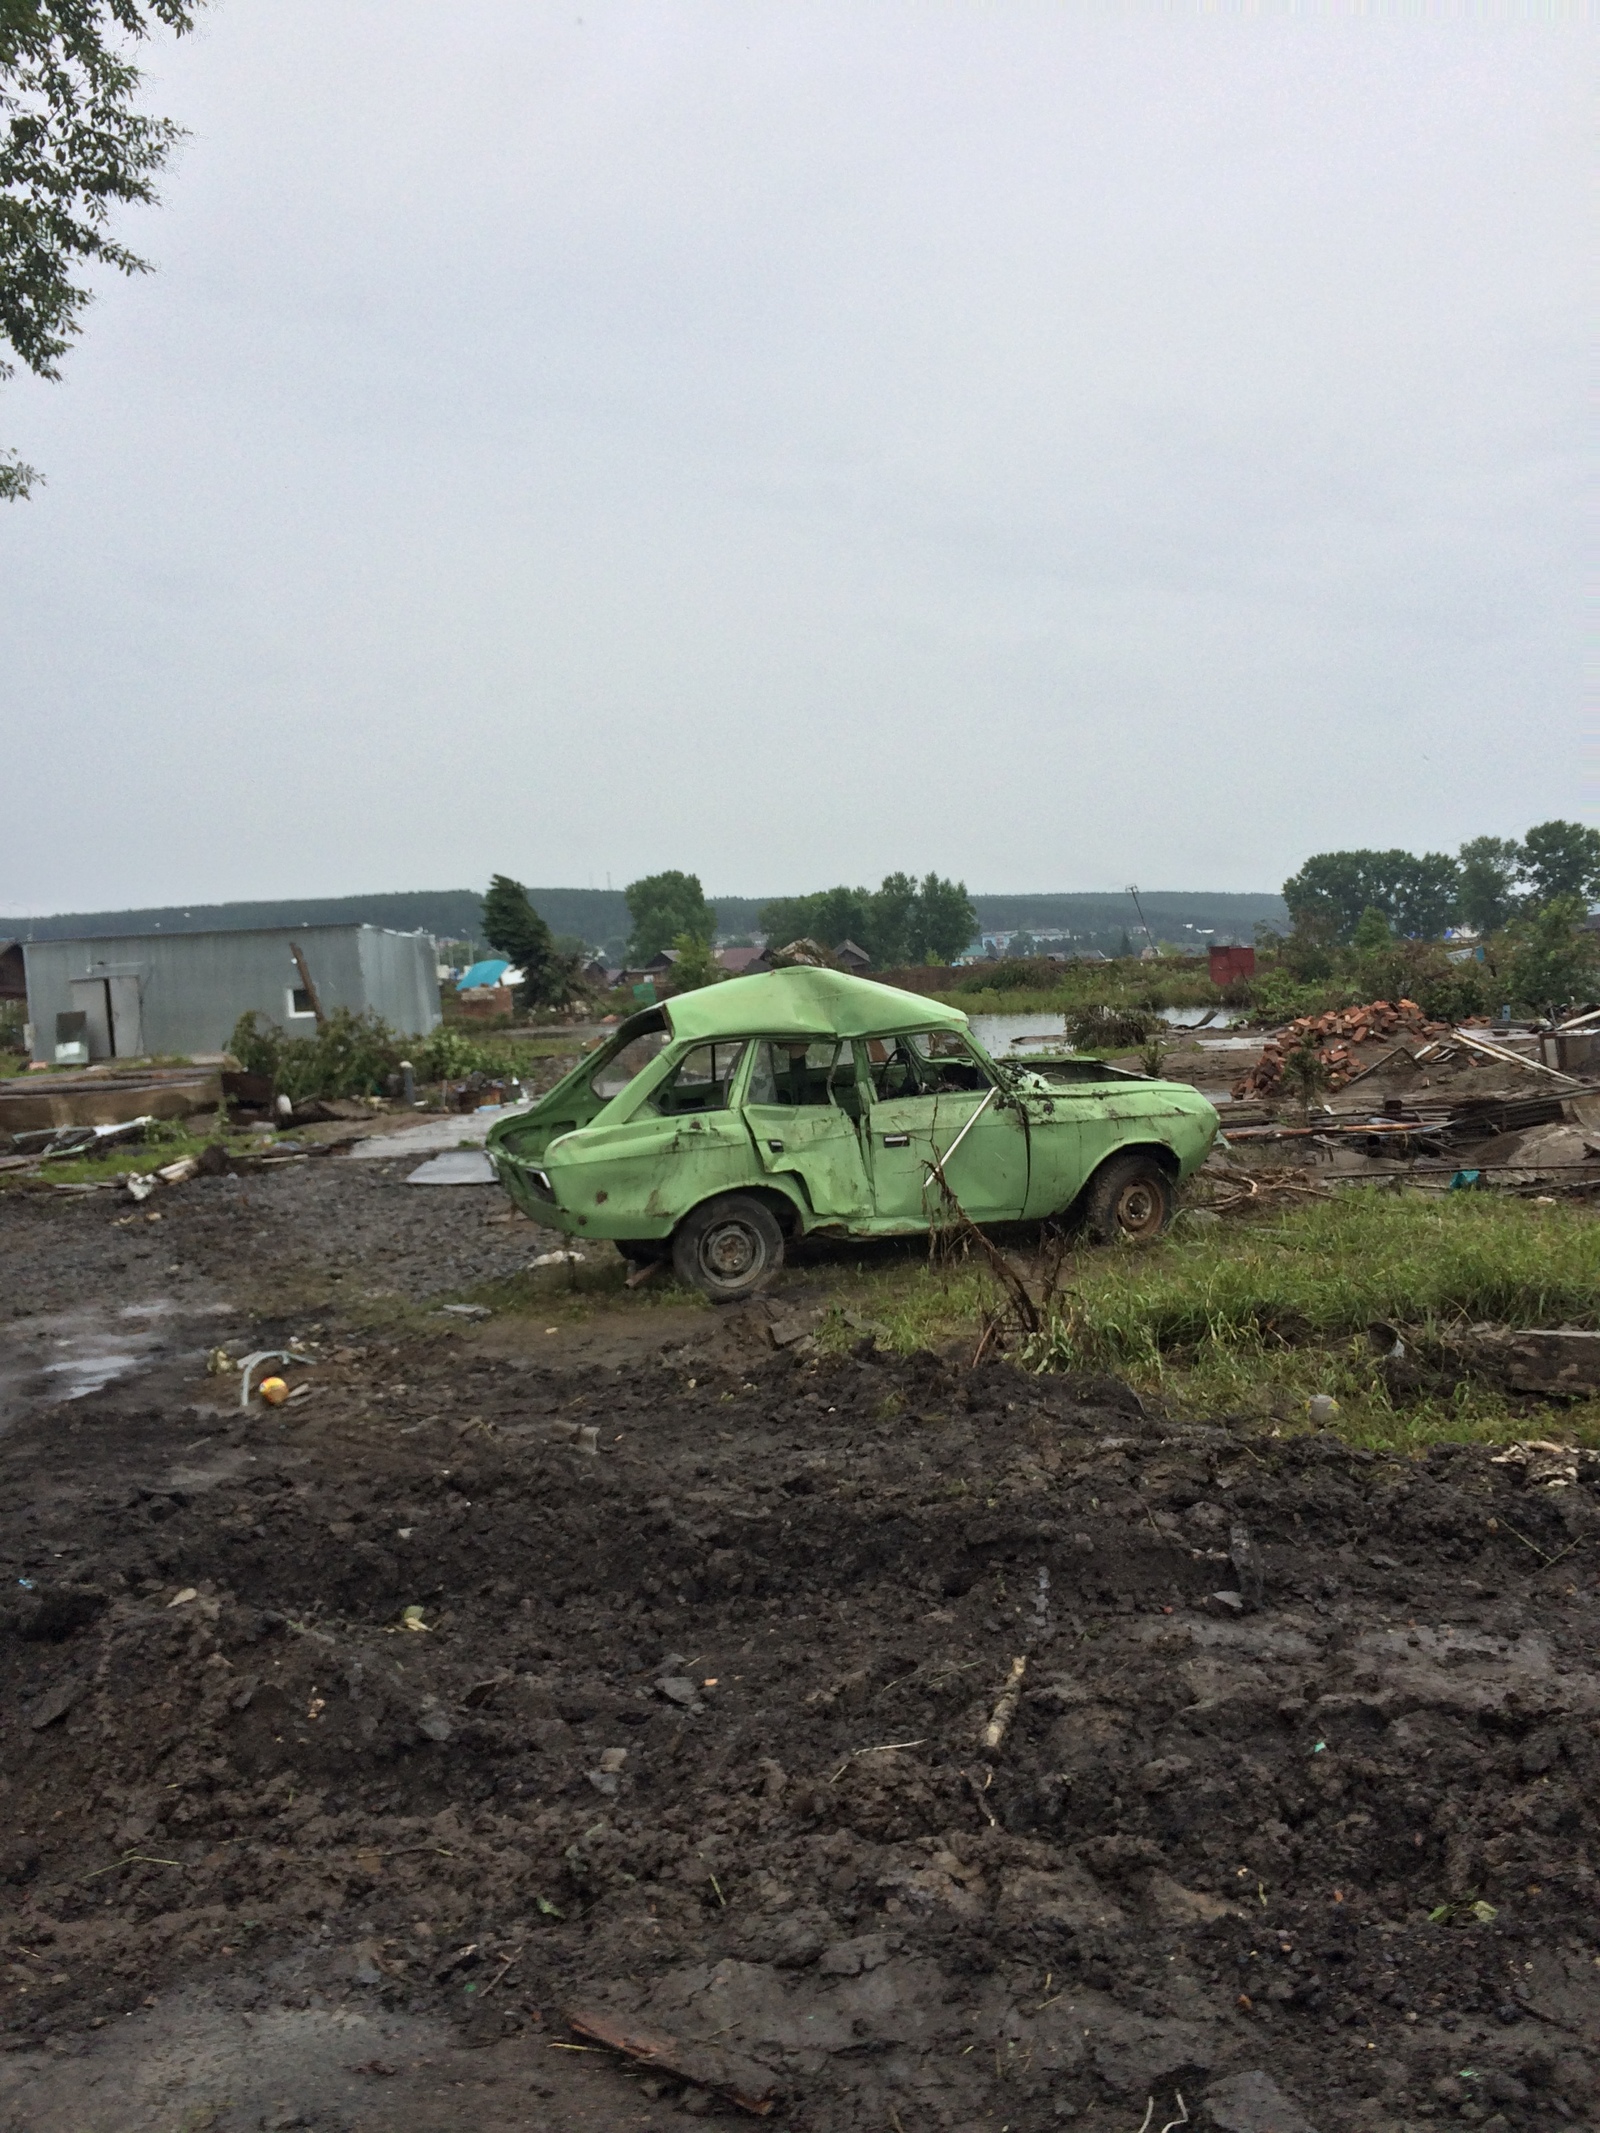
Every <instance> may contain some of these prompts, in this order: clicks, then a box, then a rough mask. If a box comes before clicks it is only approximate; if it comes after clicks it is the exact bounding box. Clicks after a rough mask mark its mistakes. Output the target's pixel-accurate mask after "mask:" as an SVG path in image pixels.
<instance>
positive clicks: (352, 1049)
mask: <svg viewBox="0 0 1600 2133" xmlns="http://www.w3.org/2000/svg"><path fill="white" fill-rule="evenodd" d="M228 1049H229V1051H230V1052H232V1054H233V1056H234V1058H235V1059H237V1060H238V1062H239V1064H240V1066H241V1067H243V1068H244V1070H245V1072H246V1073H247V1074H264V1075H265V1076H266V1077H267V1079H268V1080H269V1081H270V1082H271V1083H272V1092H273V1094H274V1095H275V1096H287V1097H288V1098H289V1100H290V1102H291V1103H301V1102H303V1101H305V1100H307V1099H308V1098H310V1097H313V1096H366V1095H370V1094H376V1093H378V1092H379V1091H381V1089H382V1087H383V1084H384V1082H385V1081H387V1079H388V1078H389V1076H390V1075H391V1074H392V1073H394V1072H395V1070H396V1068H397V1067H398V1066H399V1064H400V1057H401V1053H400V1040H399V1038H397V1037H396V1035H395V1033H394V1031H393V1030H392V1029H390V1027H389V1025H388V1023H387V1022H384V1021H381V1020H380V1019H379V1017H378V1016H376V1015H371V1014H362V1015H353V1014H351V1012H350V1010H349V1009H348V1008H345V1007H339V1008H335V1009H334V1011H333V1013H332V1014H331V1015H329V1016H328V1018H327V1020H326V1021H325V1022H324V1023H323V1024H322V1026H321V1027H320V1028H319V1029H318V1031H317V1034H316V1035H315V1036H314V1037H290V1036H286V1035H285V1034H284V1032H283V1031H282V1030H281V1029H280V1028H279V1027H278V1025H277V1023H276V1022H269V1021H268V1020H267V1019H266V1018H265V1016H263V1015H260V1014H257V1013H255V1012H254V1011H252V1012H251V1013H250V1014H248V1015H241V1016H240V1018H239V1020H238V1022H237V1023H236V1024H235V1026H234V1032H233V1035H232V1036H231V1037H230V1038H229V1039H228Z"/></svg>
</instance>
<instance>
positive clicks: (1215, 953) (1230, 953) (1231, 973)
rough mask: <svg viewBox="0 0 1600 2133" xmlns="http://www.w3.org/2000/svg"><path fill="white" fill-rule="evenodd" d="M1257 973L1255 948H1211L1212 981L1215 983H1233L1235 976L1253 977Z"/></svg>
mask: <svg viewBox="0 0 1600 2133" xmlns="http://www.w3.org/2000/svg"><path fill="white" fill-rule="evenodd" d="M1255 974H1256V952H1255V950H1254V949H1253V948H1213V949H1212V950H1211V982H1212V984H1213V985H1231V984H1232V983H1233V981H1234V979H1235V978H1253V977H1254V976H1255Z"/></svg>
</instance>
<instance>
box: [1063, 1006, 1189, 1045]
mask: <svg viewBox="0 0 1600 2133" xmlns="http://www.w3.org/2000/svg"><path fill="white" fill-rule="evenodd" d="M1165 1028H1166V1024H1165V1023H1164V1022H1163V1021H1162V1019H1161V1017H1160V1016H1159V1015H1157V1014H1153V1013H1151V1012H1150V1011H1149V1010H1148V1009H1146V1008H1142V1007H1110V1006H1107V1005H1106V1004H1105V1002H1103V1001H1095V1002H1094V1003H1092V1004H1091V1005H1090V1006H1088V1007H1079V1008H1074V1009H1073V1011H1072V1012H1071V1013H1070V1014H1069V1015H1068V1016H1067V1037H1068V1039H1069V1041H1070V1042H1071V1044H1072V1046H1073V1049H1074V1050H1075V1051H1079V1052H1131V1051H1133V1050H1135V1049H1136V1048H1137V1047H1138V1046H1139V1045H1142V1044H1148V1043H1149V1041H1150V1039H1151V1038H1152V1037H1155V1036H1158V1035H1159V1034H1160V1032H1161V1031H1162V1030H1164V1029H1165Z"/></svg>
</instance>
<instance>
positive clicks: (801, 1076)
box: [745, 1037, 855, 1104]
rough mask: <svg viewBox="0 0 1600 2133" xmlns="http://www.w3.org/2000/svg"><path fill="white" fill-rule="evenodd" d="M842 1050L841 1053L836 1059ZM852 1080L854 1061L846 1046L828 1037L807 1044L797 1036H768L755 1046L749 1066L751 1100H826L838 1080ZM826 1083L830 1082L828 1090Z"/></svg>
mask: <svg viewBox="0 0 1600 2133" xmlns="http://www.w3.org/2000/svg"><path fill="white" fill-rule="evenodd" d="M841 1052H843V1053H844V1054H845V1057H844V1059H843V1061H842V1062H841V1060H840V1054H841ZM846 1078H848V1080H849V1081H850V1083H851V1084H853V1083H854V1081H855V1065H854V1062H853V1061H852V1060H851V1059H850V1057H849V1054H848V1049H847V1047H846V1046H844V1045H842V1044H840V1043H838V1042H837V1041H836V1040H835V1039H834V1038H832V1037H823V1038H819V1039H817V1040H815V1041H814V1042H812V1043H810V1044H807V1043H805V1042H803V1041H802V1040H801V1039H799V1038H793V1039H790V1040H788V1041H783V1040H780V1039H778V1038H770V1039H769V1040H768V1041H767V1042H766V1043H764V1044H762V1045H760V1046H758V1048H757V1050H756V1063H755V1065H754V1066H753V1067H752V1068H751V1070H750V1093H749V1095H748V1096H747V1097H746V1098H745V1101H746V1103H752V1104H827V1103H831V1102H833V1101H834V1099H835V1098H836V1097H837V1096H838V1095H839V1094H840V1088H839V1084H840V1082H841V1081H843V1080H845V1079H846ZM830 1083H831V1084H832V1088H831V1092H830Z"/></svg>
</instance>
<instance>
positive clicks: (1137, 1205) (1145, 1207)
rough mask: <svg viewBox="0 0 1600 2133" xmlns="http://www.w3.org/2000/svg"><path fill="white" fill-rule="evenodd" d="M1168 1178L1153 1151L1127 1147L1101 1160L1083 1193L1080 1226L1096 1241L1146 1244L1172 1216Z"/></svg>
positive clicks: (1097, 1242)
mask: <svg viewBox="0 0 1600 2133" xmlns="http://www.w3.org/2000/svg"><path fill="white" fill-rule="evenodd" d="M1173 1205H1174V1195H1173V1190H1172V1180H1171V1178H1170V1177H1169V1176H1168V1175H1167V1173H1166V1171H1165V1170H1164V1169H1163V1168H1162V1167H1161V1165H1160V1164H1159V1163H1158V1162H1157V1161H1156V1159H1155V1157H1154V1156H1153V1155H1141V1154H1139V1153H1138V1152H1137V1151H1135V1150H1130V1152H1129V1153H1128V1154H1127V1155H1114V1156H1113V1157H1112V1158H1111V1160H1110V1162H1108V1163H1103V1164H1102V1165H1101V1167H1100V1168H1099V1169H1098V1170H1097V1171H1096V1172H1095V1174H1094V1176H1093V1177H1092V1178H1091V1179H1090V1180H1089V1186H1088V1190H1087V1191H1086V1192H1085V1194H1084V1196H1083V1226H1084V1228H1085V1229H1086V1230H1087V1231H1088V1233H1089V1235H1090V1236H1091V1237H1092V1238H1093V1240H1094V1242H1095V1243H1096V1244H1116V1243H1118V1242H1119V1241H1121V1240H1122V1239H1126V1240H1127V1241H1128V1242H1129V1243H1130V1244H1149V1243H1152V1242H1153V1241H1154V1240H1155V1239H1156V1238H1157V1237H1159V1236H1160V1235H1161V1233H1162V1231H1163V1230H1164V1229H1165V1228H1166V1226H1167V1224H1168V1223H1169V1222H1170V1221H1171V1220H1172V1212H1173Z"/></svg>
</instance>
